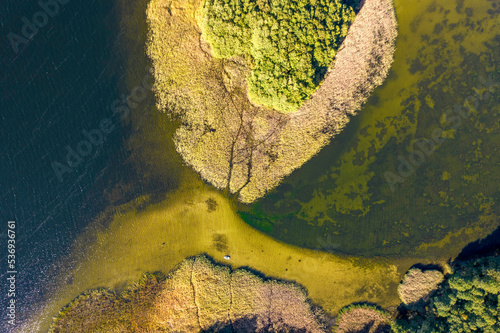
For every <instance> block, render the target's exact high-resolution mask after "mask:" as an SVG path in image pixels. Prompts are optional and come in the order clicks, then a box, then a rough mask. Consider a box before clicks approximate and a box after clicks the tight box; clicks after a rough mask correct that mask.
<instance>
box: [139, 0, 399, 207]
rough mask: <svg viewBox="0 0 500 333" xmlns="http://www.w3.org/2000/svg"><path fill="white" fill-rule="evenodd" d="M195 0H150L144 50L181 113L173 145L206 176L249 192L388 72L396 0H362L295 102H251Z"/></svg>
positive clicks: (315, 146)
mask: <svg viewBox="0 0 500 333" xmlns="http://www.w3.org/2000/svg"><path fill="white" fill-rule="evenodd" d="M200 6H201V0H186V1H183V2H179V1H169V0H152V1H151V2H150V4H149V6H148V10H147V17H148V24H149V29H150V30H149V38H148V47H147V52H148V55H149V57H150V58H151V60H152V63H153V68H154V75H155V92H156V97H157V106H158V108H159V110H161V111H164V112H167V113H169V114H171V115H174V116H176V117H179V118H180V120H181V121H182V125H181V126H180V127H179V129H178V130H177V131H176V134H175V138H174V140H175V143H176V150H177V151H178V152H179V153H180V154H181V156H182V157H183V159H184V160H185V161H186V162H187V163H188V164H189V165H191V166H192V167H193V168H194V169H195V170H196V171H197V172H198V173H199V174H200V175H201V176H202V178H203V179H205V180H206V181H208V182H209V183H211V184H212V185H214V186H215V187H216V188H219V189H227V190H228V191H229V192H230V193H233V194H235V195H236V196H237V197H238V198H239V199H240V200H241V201H242V202H246V203H249V202H252V201H254V200H256V199H257V198H259V197H262V196H263V195H264V194H265V193H266V192H267V191H269V190H270V189H272V188H274V187H275V186H276V185H278V183H279V182H280V181H281V179H282V178H283V177H285V176H286V175H288V174H290V173H291V172H292V171H293V170H295V169H296V168H299V167H300V166H302V165H303V164H304V163H305V162H306V161H308V160H309V159H310V158H311V157H312V156H314V155H315V154H316V153H318V152H319V150H320V149H321V148H322V147H324V146H325V145H326V144H327V143H328V142H329V140H330V139H331V138H332V137H333V136H335V135H337V134H338V133H339V132H340V131H341V130H342V129H343V128H344V126H345V125H346V124H347V122H348V120H349V116H350V115H353V114H355V113H356V112H357V111H358V110H359V109H360V107H361V105H362V104H363V103H364V102H365V101H366V99H367V97H368V96H369V94H370V93H371V92H372V91H373V89H374V88H375V87H377V86H378V85H380V84H381V83H382V82H383V80H384V78H385V77H386V75H387V73H388V71H389V68H390V65H391V63H392V60H393V53H394V41H395V37H396V34H397V31H396V18H395V13H394V8H393V5H392V1H390V0H366V1H364V2H363V5H362V8H361V9H360V11H359V13H358V14H357V16H356V19H355V21H354V23H353V24H352V25H351V27H350V29H349V32H348V34H347V36H346V38H345V40H344V42H343V44H342V46H341V47H340V49H339V51H338V53H337V55H336V58H335V61H334V62H333V64H332V65H331V66H330V68H329V70H328V73H327V75H326V78H325V79H324V82H323V83H322V85H321V86H320V87H319V88H318V89H317V90H316V92H315V93H314V94H313V95H312V96H311V98H310V99H309V100H307V101H306V102H305V103H304V105H303V106H302V107H301V108H299V110H298V111H296V112H294V113H290V114H283V113H280V112H278V111H276V110H272V109H267V108H265V107H261V106H259V105H254V104H252V103H251V101H250V99H249V97H248V88H247V82H246V77H247V76H248V73H249V68H248V66H247V63H246V61H245V60H244V59H242V58H241V57H233V58H231V59H215V58H214V57H213V56H212V53H211V49H210V45H209V44H208V43H207V42H206V41H204V40H203V38H202V32H201V30H200V28H199V24H198V22H199V21H200V11H199V9H200Z"/></svg>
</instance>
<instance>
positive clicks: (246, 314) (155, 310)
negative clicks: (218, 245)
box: [49, 256, 327, 333]
mask: <svg viewBox="0 0 500 333" xmlns="http://www.w3.org/2000/svg"><path fill="white" fill-rule="evenodd" d="M321 320H322V314H321V313H319V316H317V315H316V313H315V312H314V310H313V309H312V308H311V305H310V304H309V303H308V301H307V298H306V295H305V293H304V290H303V289H301V288H300V287H299V286H297V285H295V284H293V283H283V282H279V281H276V280H263V279H262V278H260V277H258V276H256V275H254V274H253V273H251V272H250V271H248V270H245V269H238V270H236V271H230V270H229V269H228V268H227V267H225V266H220V265H214V264H213V263H212V262H211V261H210V260H209V259H208V258H207V257H205V256H198V257H194V258H190V259H187V260H185V261H183V262H182V263H181V264H180V265H179V267H177V268H176V270H175V271H173V272H172V273H171V274H169V276H168V278H166V279H165V278H164V277H163V276H162V275H159V274H147V275H145V276H144V277H143V278H141V280H140V281H139V282H138V283H135V284H134V285H132V286H131V287H130V288H128V289H127V290H125V291H123V292H122V293H120V294H116V293H112V292H110V291H107V290H94V291H89V292H87V293H85V294H83V295H81V296H79V297H78V298H76V299H75V300H74V301H73V302H72V303H71V304H69V305H68V306H67V307H66V308H65V309H63V310H62V311H61V312H60V314H59V315H58V317H57V318H56V319H55V320H54V323H53V324H52V326H51V329H50V331H49V332H50V333H63V332H80V333H85V332H96V331H105V332H110V331H113V330H115V331H120V332H152V331H153V332H198V331H207V330H210V331H211V330H214V331H215V330H218V329H221V328H224V327H232V328H233V329H235V330H236V331H237V332H255V331H266V332H267V331H269V330H270V328H272V329H273V331H279V332H281V331H283V332H285V331H288V330H290V329H293V330H305V331H307V332H311V333H313V332H318V333H320V332H325V331H326V329H327V327H325V326H324V325H323V324H322V322H321Z"/></svg>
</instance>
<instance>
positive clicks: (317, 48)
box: [202, 0, 355, 112]
mask: <svg viewBox="0 0 500 333" xmlns="http://www.w3.org/2000/svg"><path fill="white" fill-rule="evenodd" d="M354 17H355V12H354V7H353V5H351V4H346V3H345V1H342V0H335V1H327V0H317V1H298V2H295V1H287V0H279V1H276V0H273V1H266V0H242V1H241V0H206V2H205V5H204V7H203V21H202V30H203V33H204V36H205V38H206V39H207V40H208V41H209V42H210V44H211V46H212V52H213V54H214V56H215V57H217V58H230V57H233V56H237V55H247V59H248V60H249V62H250V63H251V64H252V72H251V74H250V77H249V78H248V90H249V96H250V98H251V99H252V100H253V101H254V102H256V103H258V104H262V105H265V106H268V107H271V108H274V109H276V110H279V111H283V112H292V111H295V110H297V109H298V108H299V107H300V106H301V105H302V103H303V102H304V101H305V100H306V99H307V98H308V97H309V96H311V94H312V93H313V92H314V91H315V90H316V88H317V87H318V85H319V84H320V82H321V81H322V79H323V77H324V75H325V73H326V69H327V67H328V66H329V65H330V64H331V62H332V61H333V59H334V57H335V54H336V51H337V49H338V48H339V46H340V44H341V42H342V40H343V39H344V37H345V36H346V34H347V30H348V28H349V25H350V24H351V23H352V22H353V21H354Z"/></svg>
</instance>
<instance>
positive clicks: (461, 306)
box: [394, 257, 500, 333]
mask: <svg viewBox="0 0 500 333" xmlns="http://www.w3.org/2000/svg"><path fill="white" fill-rule="evenodd" d="M499 296H500V257H484V258H479V259H475V260H469V261H465V262H457V263H456V264H455V267H454V272H453V274H451V275H450V276H449V277H447V279H446V281H445V282H444V283H443V285H442V286H441V287H440V288H439V290H438V291H437V292H436V294H435V295H434V296H432V297H431V298H430V300H429V302H428V303H427V306H426V309H428V310H427V312H426V313H423V314H422V313H421V312H412V311H410V312H409V313H407V314H406V315H405V316H404V318H402V319H399V320H397V321H396V323H395V324H394V329H395V331H396V332H408V333H410V332H422V333H425V332H433V333H434V332H435V333H440V332H442V333H454V332H485V333H494V332H499V331H500V310H499V309H500V307H499V306H500V303H499Z"/></svg>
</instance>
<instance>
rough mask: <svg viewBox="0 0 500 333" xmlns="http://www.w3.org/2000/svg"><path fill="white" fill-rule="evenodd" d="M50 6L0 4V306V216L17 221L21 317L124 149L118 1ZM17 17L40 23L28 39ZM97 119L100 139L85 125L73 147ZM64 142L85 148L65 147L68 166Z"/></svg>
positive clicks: (1, 242) (1, 252)
mask: <svg viewBox="0 0 500 333" xmlns="http://www.w3.org/2000/svg"><path fill="white" fill-rule="evenodd" d="M61 2H64V1H61ZM58 7H59V8H57V9H55V7H52V8H51V9H52V13H51V14H53V17H51V16H50V15H46V18H47V19H46V22H45V21H44V15H43V14H39V13H40V12H41V11H42V8H41V7H40V5H39V4H38V3H37V2H36V1H25V0H23V1H19V0H3V1H2V2H1V5H0V26H1V33H0V34H1V36H0V38H1V51H0V61H1V64H0V82H1V84H0V91H1V95H0V96H1V98H0V122H1V131H0V147H1V148H0V149H1V164H0V235H1V238H0V257H1V265H0V276H1V279H2V283H0V285H1V286H2V290H1V293H2V297H3V298H2V303H1V307H2V310H1V311H0V312H1V313H2V315H4V314H5V312H4V307H5V306H6V301H7V299H6V298H5V295H6V293H7V292H6V286H7V284H6V283H4V282H5V278H6V276H5V275H6V271H7V258H6V255H7V237H6V235H7V221H9V220H13V221H16V230H15V231H16V264H17V266H16V269H17V271H18V274H17V283H16V287H17V293H16V299H17V302H18V305H19V306H20V307H21V308H20V309H19V310H18V313H17V315H18V316H21V317H23V316H24V315H27V314H26V313H24V314H23V313H19V311H21V312H22V311H29V307H26V305H28V304H30V303H32V302H33V301H34V300H35V299H36V298H37V297H40V296H42V295H41V293H42V288H41V287H40V286H41V285H43V281H44V279H46V278H49V277H48V273H49V272H50V269H51V266H52V265H53V263H54V262H55V260H56V259H57V258H60V256H61V255H64V254H66V253H67V252H68V250H69V246H70V244H71V242H72V240H73V239H74V237H75V236H76V235H78V233H79V232H81V230H82V229H83V228H84V227H85V225H86V224H87V223H88V222H89V221H90V220H91V219H92V218H93V217H95V215H96V214H98V213H99V212H100V211H101V209H102V207H103V204H104V202H103V201H104V199H103V198H102V192H103V189H104V188H105V187H106V186H107V184H108V183H111V180H110V177H111V175H112V167H111V165H112V164H113V165H114V164H116V163H117V161H119V160H120V159H123V158H125V154H126V152H125V151H124V149H122V148H121V147H122V142H123V139H124V134H123V133H124V130H123V128H121V126H120V122H119V121H118V120H117V118H113V117H112V111H111V105H112V103H113V101H115V100H116V99H117V98H119V97H120V94H121V93H123V92H122V91H121V85H122V82H123V77H124V74H125V70H124V67H123V66H122V54H123V50H122V45H123V34H121V31H120V29H119V24H118V14H119V13H118V7H117V6H116V3H115V1H113V0H102V1H76V0H73V1H67V3H66V4H59V5H58ZM34 16H35V17H34ZM23 17H25V18H26V19H27V20H28V21H29V22H33V19H35V20H38V24H39V25H40V28H39V29H38V32H36V34H32V36H31V38H26V39H24V38H25V37H24V36H23V31H22V30H23V26H24V25H25V22H26V20H24V21H23ZM24 32H28V33H30V31H29V29H28V28H25V31H24ZM32 32H33V31H31V33H32ZM11 33H14V34H16V35H18V36H19V37H20V38H17V37H15V36H14V35H12V34H11ZM9 34H10V35H9ZM25 35H27V36H28V37H30V36H29V34H26V33H25ZM20 40H21V42H20ZM13 41H14V42H13ZM16 48H18V50H17V52H16ZM106 118H109V119H110V123H108V124H106V125H108V131H109V132H110V133H109V134H107V135H106V136H105V137H103V138H102V139H101V138H100V136H99V135H97V134H96V131H94V132H93V133H94V137H93V138H94V141H95V143H94V144H92V145H91V146H88V145H86V144H80V147H78V144H79V143H80V142H81V141H82V140H87V141H89V140H88V139H86V138H85V134H84V133H83V132H82V131H92V130H95V129H99V128H100V124H101V122H102V121H103V119H106ZM109 127H111V130H109ZM99 131H101V129H99ZM101 133H102V132H101ZM67 146H69V147H70V148H71V149H73V150H74V151H75V152H77V149H78V148H80V152H83V153H85V154H87V156H83V157H82V156H81V160H79V159H74V155H73V160H72V162H73V166H74V167H70V166H69V165H68V162H67V161H66V157H67V155H68V150H67V149H68V148H67ZM56 162H57V163H60V164H57V163H56ZM54 163H56V164H54ZM54 165H55V166H56V169H57V170H58V172H59V174H60V175H59V176H60V177H58V176H57V174H56V172H55V171H54ZM64 165H66V167H63V166H64ZM61 168H62V169H61ZM4 323H5V318H2V324H4Z"/></svg>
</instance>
